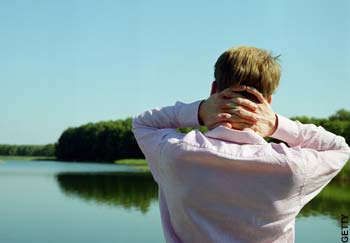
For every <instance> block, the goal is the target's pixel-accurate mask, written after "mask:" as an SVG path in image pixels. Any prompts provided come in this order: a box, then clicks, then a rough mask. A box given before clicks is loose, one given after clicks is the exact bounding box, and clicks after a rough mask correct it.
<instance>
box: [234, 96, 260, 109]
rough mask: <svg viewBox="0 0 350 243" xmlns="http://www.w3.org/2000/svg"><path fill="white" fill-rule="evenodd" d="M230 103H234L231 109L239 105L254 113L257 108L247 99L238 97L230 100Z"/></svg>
mask: <svg viewBox="0 0 350 243" xmlns="http://www.w3.org/2000/svg"><path fill="white" fill-rule="evenodd" d="M231 102H233V103H234V105H233V107H235V106H236V105H240V106H244V107H246V108H248V109H250V110H252V111H255V110H256V109H257V108H258V106H257V104H256V103H254V102H253V101H250V100H248V99H245V98H240V97H237V98H233V99H231Z"/></svg>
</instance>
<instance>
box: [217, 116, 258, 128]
mask: <svg viewBox="0 0 350 243" xmlns="http://www.w3.org/2000/svg"><path fill="white" fill-rule="evenodd" d="M218 121H219V122H225V121H227V122H230V123H240V122H244V123H248V124H251V125H253V124H256V123H257V120H254V119H246V118H242V117H240V116H238V115H235V114H230V113H220V114H219V115H218Z"/></svg>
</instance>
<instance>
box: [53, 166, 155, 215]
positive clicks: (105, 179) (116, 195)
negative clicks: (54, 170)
mask: <svg viewBox="0 0 350 243" xmlns="http://www.w3.org/2000/svg"><path fill="white" fill-rule="evenodd" d="M56 178H57V181H58V184H59V186H60V188H61V190H62V191H63V192H64V193H65V194H66V195H68V196H78V197H79V198H82V199H84V200H86V201H94V202H97V203H101V204H102V203H103V204H108V205H112V206H122V207H124V208H127V209H130V208H136V209H137V210H140V211H141V212H142V213H147V211H148V209H149V206H150V204H151V202H152V201H156V200H158V187H157V184H156V183H155V182H154V180H153V178H152V176H151V175H150V174H146V173H130V172H128V173H61V174H58V175H57V176H56Z"/></svg>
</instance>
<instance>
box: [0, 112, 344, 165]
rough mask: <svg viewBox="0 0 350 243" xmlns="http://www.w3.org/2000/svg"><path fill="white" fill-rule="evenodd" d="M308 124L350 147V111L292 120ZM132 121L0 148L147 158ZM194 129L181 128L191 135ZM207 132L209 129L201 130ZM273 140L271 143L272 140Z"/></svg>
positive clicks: (71, 156) (60, 156)
mask: <svg viewBox="0 0 350 243" xmlns="http://www.w3.org/2000/svg"><path fill="white" fill-rule="evenodd" d="M291 119H292V120H299V121H300V122H302V123H304V124H315V125H317V126H322V127H323V128H325V129H326V130H328V131H330V132H333V133H335V134H337V135H340V136H343V137H344V138H345V139H346V141H347V143H348V144H350V111H348V110H345V109H341V110H338V111H337V112H336V113H335V114H333V115H331V116H330V117H328V118H312V117H307V116H298V117H292V118H291ZM131 122H132V119H131V118H126V119H120V120H115V121H101V122H97V123H87V124H85V125H82V126H79V127H69V128H67V129H66V130H65V131H63V133H62V134H61V136H60V138H59V139H58V141H57V142H56V143H55V144H47V145H42V146H40V145H8V144H1V145H0V155H17V156H22V155H24V156H55V157H56V159H57V160H64V161H94V162H114V161H115V160H118V159H124V158H144V156H143V154H142V152H141V150H140V148H139V147H138V145H137V143H136V140H135V137H134V135H133V133H132V131H131ZM191 129H193V128H181V129H178V131H179V132H188V131H190V130H191ZM199 129H200V130H201V131H202V132H206V131H207V129H206V128H205V127H200V128H199ZM269 141H271V140H269Z"/></svg>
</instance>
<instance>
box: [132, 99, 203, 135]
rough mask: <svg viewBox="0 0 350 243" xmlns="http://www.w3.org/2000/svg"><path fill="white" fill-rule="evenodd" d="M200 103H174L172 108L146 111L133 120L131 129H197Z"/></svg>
mask: <svg viewBox="0 0 350 243" xmlns="http://www.w3.org/2000/svg"><path fill="white" fill-rule="evenodd" d="M200 103H201V101H195V102H192V103H189V104H185V103H182V102H176V104H175V105H173V106H167V107H163V108H156V109H151V110H147V111H145V112H143V113H141V114H139V115H138V116H136V117H135V118H134V119H133V129H134V130H137V129H138V128H149V129H162V128H181V127H197V126H199V122H198V115H197V114H198V109H199V104H200Z"/></svg>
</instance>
